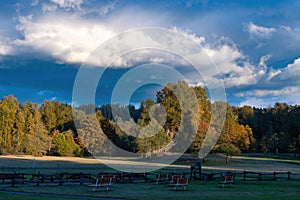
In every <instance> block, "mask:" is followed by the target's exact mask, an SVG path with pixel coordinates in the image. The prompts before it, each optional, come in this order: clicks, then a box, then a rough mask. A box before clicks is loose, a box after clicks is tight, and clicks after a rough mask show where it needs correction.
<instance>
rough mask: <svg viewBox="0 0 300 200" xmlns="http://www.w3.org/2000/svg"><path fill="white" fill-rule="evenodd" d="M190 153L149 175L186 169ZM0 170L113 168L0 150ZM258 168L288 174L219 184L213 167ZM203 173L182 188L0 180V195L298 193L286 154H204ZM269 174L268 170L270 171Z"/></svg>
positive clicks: (296, 167) (299, 179) (298, 179)
mask: <svg viewBox="0 0 300 200" xmlns="http://www.w3.org/2000/svg"><path fill="white" fill-rule="evenodd" d="M191 163H192V160H191V159H182V160H181V161H179V162H176V163H175V164H172V165H170V166H168V167H166V168H163V169H160V170H159V171H154V172H151V173H150V177H154V176H155V174H157V173H159V172H163V173H165V172H169V173H170V172H175V173H182V172H185V173H189V172H190V164H191ZM0 170H2V172H9V171H16V172H22V173H28V174H30V173H34V172H38V171H39V172H41V173H60V172H84V173H91V174H92V175H93V176H96V175H97V173H98V172H100V171H106V172H109V171H114V170H113V169H110V168H109V167H107V166H106V165H104V164H102V163H99V161H98V160H96V159H93V158H66V157H46V156H45V157H29V156H1V157H0ZM245 170H246V171H253V172H262V173H265V174H268V173H271V172H274V171H276V172H283V171H290V172H292V179H291V180H287V178H286V175H285V176H282V177H280V176H279V177H278V179H277V180H276V181H274V180H271V179H266V180H257V179H255V178H253V179H251V180H247V181H244V180H243V177H242V175H237V176H236V180H235V183H234V184H233V185H232V186H231V187H227V188H222V187H220V185H219V184H218V182H220V180H221V179H220V178H219V176H218V175H219V173H220V172H224V171H231V172H237V173H238V172H242V171H245ZM203 172H204V173H212V172H213V173H216V179H215V180H212V181H204V180H192V181H191V182H190V184H189V186H188V190H187V191H172V190H171V189H170V188H169V187H168V186H167V184H160V185H154V184H153V183H152V182H147V183H145V182H134V183H123V184H116V185H114V186H113V190H112V191H103V189H102V190H101V189H99V190H96V191H92V189H91V188H89V187H87V184H83V185H80V184H78V183H66V184H63V185H62V186H59V185H58V184H54V183H47V184H46V183H45V184H41V185H40V186H36V185H35V184H30V183H25V184H17V185H16V186H15V187H11V186H10V185H8V184H1V183H0V199H12V200H14V199H23V200H27V199H28V200H29V199H30V200H32V199H36V200H48V199H102V198H104V199H107V198H108V199H143V200H147V199H225V200H226V199H233V200H234V199H258V200H259V199H272V200H276V199H284V198H287V199H295V200H296V199H300V198H299V197H300V189H299V188H300V161H299V160H297V159H293V157H289V156H281V157H273V156H262V155H238V156H233V157H231V158H230V162H229V164H228V165H226V164H225V159H224V156H223V155H221V154H212V155H209V156H208V157H207V158H206V159H205V161H204V162H203ZM270 177H271V176H270Z"/></svg>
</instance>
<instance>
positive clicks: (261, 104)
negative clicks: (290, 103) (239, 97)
mask: <svg viewBox="0 0 300 200" xmlns="http://www.w3.org/2000/svg"><path fill="white" fill-rule="evenodd" d="M244 105H247V106H252V107H256V108H267V107H271V106H273V105H274V102H273V101H270V100H269V101H268V100H266V99H260V98H255V97H251V98H248V99H246V100H245V101H243V102H241V103H240V106H244Z"/></svg>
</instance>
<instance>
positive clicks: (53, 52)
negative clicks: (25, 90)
mask: <svg viewBox="0 0 300 200" xmlns="http://www.w3.org/2000/svg"><path fill="white" fill-rule="evenodd" d="M61 19H64V20H61ZM112 26H114V24H113V25H112ZM112 26H111V25H110V26H108V25H106V24H104V23H94V22H90V21H88V20H82V19H74V16H71V17H70V16H63V17H60V16H57V17H56V18H53V17H49V18H43V19H38V20H33V19H32V16H29V17H20V24H19V25H18V28H17V29H18V30H19V31H20V32H21V33H22V34H23V35H24V39H23V40H21V39H19V40H16V41H15V44H16V45H17V46H19V47H23V48H25V49H26V47H30V48H31V49H33V50H34V51H38V52H44V53H46V54H48V55H50V56H52V57H54V58H56V59H57V61H58V62H66V63H82V62H84V61H85V60H86V58H87V57H88V56H89V55H90V53H91V52H92V51H93V50H94V49H95V48H96V47H98V45H100V44H101V43H103V42H104V41H105V40H107V39H109V38H111V37H112V36H115V35H116V34H117V32H116V31H115V29H114V28H113V27H112ZM173 31H174V32H175V33H180V34H183V35H184V36H185V37H188V38H189V39H191V40H192V41H194V42H195V43H196V44H198V45H202V46H203V52H202V53H200V54H201V55H199V54H195V55H193V53H192V52H193V49H186V48H185V51H186V50H187V51H186V52H183V48H182V45H183V46H185V45H190V44H182V42H184V41H181V40H180V38H179V37H174V38H164V37H165V36H164V35H161V34H159V33H156V32H153V33H151V31H150V32H149V33H146V34H145V33H144V34H142V33H136V35H134V36H132V37H129V38H127V41H126V44H127V46H125V47H124V48H127V49H134V48H138V47H140V46H147V45H148V46H151V47H161V43H163V44H164V45H165V46H167V47H170V49H176V50H177V52H175V53H177V54H178V55H184V56H186V57H187V58H189V59H192V60H195V61H197V62H204V61H205V60H206V61H208V60H207V59H203V56H204V57H205V56H206V55H209V56H210V57H211V59H212V61H213V62H214V63H215V64H216V66H217V67H218V69H219V72H214V74H211V76H213V77H214V78H215V80H216V79H218V80H219V79H220V78H223V79H224V82H225V85H226V86H227V87H233V86H241V85H253V84H256V83H257V80H258V79H259V78H260V77H261V76H263V75H264V74H265V72H266V65H265V64H264V62H265V61H267V60H268V59H269V57H270V56H269V55H266V56H263V57H262V58H261V62H260V63H259V64H258V66H255V65H252V64H250V62H249V61H248V59H247V58H246V56H245V55H244V54H243V53H242V52H241V51H240V50H239V49H238V48H237V47H236V45H235V44H234V43H233V42H232V41H230V40H229V39H228V38H222V37H221V38H220V41H219V44H218V45H216V46H212V45H210V44H209V43H207V42H205V38H204V37H203V36H197V35H195V34H193V33H191V32H190V31H182V30H180V29H178V28H176V27H175V28H173ZM122 40H123V41H122ZM122 40H119V41H116V45H115V47H111V49H107V51H104V52H101V53H102V55H106V56H105V57H108V58H110V59H113V58H115V56H119V54H118V52H125V50H126V49H120V48H121V46H123V42H124V40H125V39H124V38H123V39H122ZM128 40H129V41H128ZM128 45H129V46H128ZM194 45H195V44H194ZM26 51H28V48H27V49H26ZM206 57H207V56H206ZM144 61H148V62H155V63H166V62H167V63H172V66H176V65H177V66H178V65H185V64H186V62H183V61H182V60H180V59H179V57H178V56H176V55H170V54H165V53H162V52H161V51H152V52H149V51H141V50H140V51H139V52H138V54H127V55H124V56H123V57H119V58H118V59H116V60H114V62H113V65H114V66H115V67H128V66H132V65H135V64H136V63H142V62H144ZM107 62H108V61H103V60H99V58H95V60H91V63H90V64H95V65H102V64H104V63H107ZM203 65H206V66H208V65H211V61H209V63H203ZM208 70H209V69H208ZM217 76H218V77H217ZM211 78H212V77H211ZM195 81H196V80H195Z"/></svg>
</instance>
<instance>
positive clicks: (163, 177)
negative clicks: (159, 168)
mask: <svg viewBox="0 0 300 200" xmlns="http://www.w3.org/2000/svg"><path fill="white" fill-rule="evenodd" d="M169 181H171V175H170V174H158V175H156V178H155V179H152V182H155V184H156V185H157V184H159V183H164V182H169Z"/></svg>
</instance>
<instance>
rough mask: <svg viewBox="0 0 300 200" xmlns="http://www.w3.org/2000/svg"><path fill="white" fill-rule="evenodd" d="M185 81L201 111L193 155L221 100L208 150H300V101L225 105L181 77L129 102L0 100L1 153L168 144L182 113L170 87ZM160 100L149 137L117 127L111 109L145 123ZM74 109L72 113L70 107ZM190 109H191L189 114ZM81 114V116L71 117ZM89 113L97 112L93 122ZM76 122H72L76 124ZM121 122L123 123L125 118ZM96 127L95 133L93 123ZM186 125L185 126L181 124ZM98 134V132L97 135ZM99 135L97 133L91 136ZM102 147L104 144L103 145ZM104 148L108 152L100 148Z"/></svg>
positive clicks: (143, 149)
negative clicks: (159, 124)
mask: <svg viewBox="0 0 300 200" xmlns="http://www.w3.org/2000/svg"><path fill="white" fill-rule="evenodd" d="M186 87H189V88H190V89H192V90H193V91H194V93H195V94H196V96H197V101H198V102H197V103H198V110H194V111H193V112H199V113H200V115H199V116H200V117H199V119H197V120H198V121H197V126H198V127H197V133H196V135H195V137H194V139H193V141H191V143H190V146H189V148H188V149H187V150H186V152H187V153H191V154H194V155H197V152H199V149H200V148H201V146H202V143H203V140H204V138H205V135H206V133H207V130H208V127H209V123H210V120H211V108H212V107H213V106H217V105H218V104H222V105H225V106H226V118H225V122H224V126H223V128H222V132H221V136H220V138H219V140H218V142H217V144H216V145H215V146H214V148H213V149H212V151H214V152H223V153H227V154H235V153H243V152H264V153H268V152H270V153H277V154H278V153H293V154H294V155H295V156H298V154H299V152H300V123H298V122H299V121H300V107H299V106H298V105H288V104H286V103H276V104H275V105H274V106H273V107H268V108H255V107H250V106H243V107H237V106H230V105H229V104H228V103H226V102H211V101H210V100H209V99H208V96H207V92H206V90H205V88H202V87H199V86H196V87H190V86H188V85H187V84H186V83H185V82H183V81H179V82H177V83H170V84H168V85H166V86H165V87H164V88H163V89H161V90H160V91H158V92H157V95H156V100H152V99H148V100H144V101H142V102H141V105H140V107H139V108H135V107H134V106H132V105H115V104H114V105H100V106H95V105H81V106H78V107H76V108H72V106H71V105H68V104H64V103H61V102H59V101H48V100H45V101H44V102H43V103H42V104H41V105H38V104H37V103H34V102H31V101H27V102H25V103H20V102H19V101H18V99H17V98H15V97H14V96H13V95H10V96H6V97H3V99H2V100H1V101H0V154H29V155H36V156H41V155H55V156H89V155H91V154H90V152H89V150H88V148H87V145H88V144H90V143H91V142H93V140H96V139H99V138H100V139H99V141H100V142H99V141H97V145H98V147H99V148H98V149H100V151H101V145H102V144H103V140H102V139H101V138H104V136H105V137H106V138H108V139H109V140H110V141H111V142H112V143H113V144H115V145H116V146H118V147H120V148H121V149H124V150H126V151H129V152H134V153H141V154H143V153H147V152H149V151H151V152H155V151H156V150H159V149H161V148H162V147H164V146H165V145H167V144H168V143H169V142H170V141H171V140H172V139H173V138H174V137H175V136H176V134H177V132H178V129H179V124H180V119H181V109H180V103H179V101H178V99H177V96H176V95H175V94H174V92H173V91H172V88H177V89H178V90H182V91H186ZM157 103H158V104H160V105H161V106H163V107H164V109H165V111H166V122H165V123H164V124H163V128H162V129H160V130H153V131H158V132H157V133H156V134H155V135H151V136H150V137H142V138H141V137H135V136H133V135H128V134H126V132H124V129H121V128H120V127H118V125H117V123H116V119H114V117H113V113H112V109H113V110H114V112H118V113H122V112H125V110H129V113H130V118H131V119H129V121H130V122H131V123H134V124H136V125H139V126H141V127H143V126H146V125H147V124H149V123H150V121H151V118H150V114H149V111H150V108H151V107H153V105H155V104H157ZM74 112H76V113H77V114H76V115H74V114H73V113H74ZM192 114H193V113H191V115H192ZM76 116H80V117H76ZM92 116H96V119H97V123H95V121H94V120H93V117H92ZM76 123H77V124H80V126H75V124H76ZM124 124H125V127H126V123H125V122H124ZM99 125H100V127H101V129H102V131H103V132H101V133H99V131H98V130H97V128H96V127H97V126H99ZM183 129H184V130H185V131H188V130H189V127H183ZM101 134H102V136H101V137H98V136H99V135H101ZM96 135H98V136H97V137H95V136H96ZM103 151H107V150H105V148H103ZM102 153H108V152H102Z"/></svg>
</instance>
